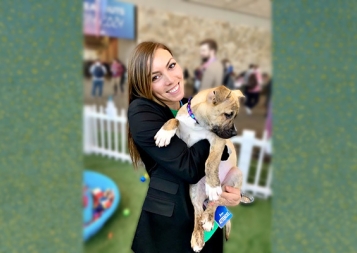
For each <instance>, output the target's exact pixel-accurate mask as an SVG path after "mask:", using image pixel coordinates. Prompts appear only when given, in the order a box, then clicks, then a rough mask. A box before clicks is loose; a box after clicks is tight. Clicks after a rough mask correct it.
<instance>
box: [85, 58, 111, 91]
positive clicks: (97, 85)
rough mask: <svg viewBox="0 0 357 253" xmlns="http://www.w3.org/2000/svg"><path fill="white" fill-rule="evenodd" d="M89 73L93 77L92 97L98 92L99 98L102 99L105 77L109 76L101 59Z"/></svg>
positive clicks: (92, 66) (96, 61)
mask: <svg viewBox="0 0 357 253" xmlns="http://www.w3.org/2000/svg"><path fill="white" fill-rule="evenodd" d="M89 73H90V74H91V75H92V96H93V97H95V96H96V93H97V92H96V91H97V90H98V96H99V97H101V96H102V93H103V84H104V77H105V75H106V74H107V70H106V69H105V67H104V65H103V64H102V63H101V62H100V60H99V59H96V60H95V62H94V63H93V64H92V65H91V66H90V68H89Z"/></svg>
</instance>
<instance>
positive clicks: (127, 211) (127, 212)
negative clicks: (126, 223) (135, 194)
mask: <svg viewBox="0 0 357 253" xmlns="http://www.w3.org/2000/svg"><path fill="white" fill-rule="evenodd" d="M123 215H124V216H129V215H130V210H129V209H128V208H125V209H124V210H123Z"/></svg>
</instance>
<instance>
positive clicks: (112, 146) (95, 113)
mask: <svg viewBox="0 0 357 253" xmlns="http://www.w3.org/2000/svg"><path fill="white" fill-rule="evenodd" d="M107 109H108V107H107V108H106V109H104V108H103V107H101V106H100V107H99V110H97V109H96V106H88V105H86V106H84V112H83V121H84V124H83V127H84V129H83V130H84V131H83V133H84V134H83V149H84V150H83V151H84V153H85V154H99V155H103V156H106V157H108V158H114V159H117V160H121V161H127V162H130V163H131V159H130V156H129V154H128V150H127V129H126V127H127V115H126V112H125V110H123V109H122V110H121V112H120V114H119V115H118V113H116V109H115V112H114V113H113V112H111V113H108V110H107ZM266 136H267V134H266V132H265V133H264V135H263V138H262V139H257V138H256V137H255V132H254V131H251V130H243V133H242V135H241V136H235V137H233V138H231V140H232V142H233V143H234V144H235V145H239V146H240V150H239V155H238V168H240V170H241V171H242V173H243V185H242V191H243V192H249V193H251V194H253V195H254V196H255V197H259V198H264V199H265V198H268V197H269V196H271V195H272V191H271V181H272V166H271V164H269V167H268V169H267V170H268V171H267V172H266V173H267V176H266V178H265V184H264V185H261V184H260V180H261V177H262V171H263V159H264V154H265V149H266V148H267V145H268V141H267V137H266ZM254 147H257V148H259V149H260V150H259V155H258V163H257V166H256V170H255V174H254V181H253V182H249V180H248V175H249V173H250V168H251V162H252V155H253V148H254Z"/></svg>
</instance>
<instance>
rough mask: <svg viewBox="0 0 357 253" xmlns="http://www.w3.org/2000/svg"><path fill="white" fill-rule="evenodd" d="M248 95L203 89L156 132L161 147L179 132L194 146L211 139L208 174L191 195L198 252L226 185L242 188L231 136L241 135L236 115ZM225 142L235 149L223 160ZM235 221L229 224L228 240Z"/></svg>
mask: <svg viewBox="0 0 357 253" xmlns="http://www.w3.org/2000/svg"><path fill="white" fill-rule="evenodd" d="M242 97H244V96H243V94H242V92H241V91H239V90H235V91H231V90H229V89H228V88H226V87H225V86H219V87H217V88H213V89H207V90H203V91H201V92H199V93H198V94H197V95H196V96H194V97H193V98H192V100H191V101H189V103H187V104H185V105H184V106H182V107H181V108H180V110H179V111H178V113H177V116H176V118H175V119H171V120H169V121H167V122H166V123H165V124H164V126H163V127H162V128H161V129H160V130H159V131H158V132H157V134H156V135H155V140H156V142H155V143H156V145H157V146H158V147H163V146H167V145H169V144H170V140H171V138H172V137H173V136H174V135H175V134H177V136H178V137H179V138H180V139H182V140H183V141H184V142H186V144H187V145H188V146H189V147H190V146H192V145H193V144H195V143H196V142H197V141H199V140H202V139H208V141H209V142H210V144H211V148H210V154H209V156H208V159H207V161H206V168H205V172H206V177H204V178H202V179H201V180H200V181H199V182H198V183H197V184H194V185H190V197H191V201H192V204H193V207H194V210H195V226H194V231H193V233H192V238H191V247H192V249H193V250H194V251H195V252H199V251H201V250H202V248H203V246H204V239H203V233H204V230H206V231H210V230H212V229H213V225H214V214H215V211H216V208H217V206H219V205H223V203H224V202H223V199H221V198H220V195H221V193H222V187H221V185H222V186H223V187H224V186H225V185H229V186H232V187H235V188H237V189H240V187H241V185H242V175H241V172H240V170H238V169H237V168H236V165H237V156H236V152H235V149H234V145H233V143H232V142H231V141H230V140H229V138H231V137H233V136H235V135H237V131H236V128H235V126H234V118H235V117H236V116H237V114H238V111H239V99H240V98H242ZM225 145H227V147H228V149H229V150H230V151H231V152H230V156H229V158H228V160H226V161H221V155H222V152H223V150H224V147H225ZM206 197H208V198H209V200H210V201H214V202H210V204H209V205H208V207H207V209H206V210H205V211H203V202H204V200H205V199H206ZM230 228H231V224H230V222H228V223H227V224H226V227H225V229H226V239H227V240H228V237H229V233H230Z"/></svg>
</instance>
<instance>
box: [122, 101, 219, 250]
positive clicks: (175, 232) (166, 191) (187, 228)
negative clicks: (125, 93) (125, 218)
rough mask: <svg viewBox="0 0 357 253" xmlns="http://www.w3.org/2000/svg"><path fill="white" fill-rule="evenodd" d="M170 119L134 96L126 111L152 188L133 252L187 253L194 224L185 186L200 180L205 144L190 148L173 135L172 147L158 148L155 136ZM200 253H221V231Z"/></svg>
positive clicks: (167, 113) (164, 109)
mask: <svg viewBox="0 0 357 253" xmlns="http://www.w3.org/2000/svg"><path fill="white" fill-rule="evenodd" d="M171 118H173V115H172V112H171V111H170V109H169V108H168V107H167V106H165V107H163V106H161V105H159V104H157V103H155V102H153V101H151V100H148V99H144V98H137V99H135V100H134V101H132V102H131V103H130V105H129V109H128V120H129V128H130V132H131V134H132V137H133V139H134V142H135V144H136V146H137V148H138V150H139V153H140V156H141V159H142V161H143V163H144V164H145V168H146V171H147V172H148V174H149V176H150V184H149V188H148V191H147V195H146V197H145V201H144V204H143V206H142V211H141V215H140V218H139V221H138V225H137V228H136V232H135V235H134V239H133V244H132V250H133V251H134V252H135V253H188V252H190V253H191V252H193V251H192V249H191V243H190V241H191V234H192V231H193V226H194V211H193V206H192V203H191V200H190V196H189V184H194V183H197V182H198V181H199V180H200V179H201V178H202V177H203V176H204V170H205V161H206V159H207V157H208V154H209V148H210V145H209V142H208V141H207V140H201V141H199V142H197V143H196V144H195V145H193V146H192V147H191V148H188V147H187V145H186V143H185V142H183V141H182V140H181V139H179V138H178V137H177V136H176V135H175V136H174V137H173V138H172V139H171V143H170V145H168V146H167V147H164V148H158V147H156V145H155V141H154V136H155V134H156V133H157V131H159V129H160V128H161V127H162V126H163V124H164V123H165V122H166V121H167V120H169V119H171ZM201 252H202V253H220V252H223V231H222V229H218V230H217V231H216V232H215V234H214V235H213V236H212V238H211V239H210V240H209V241H208V242H207V243H206V244H205V246H204V248H203V250H202V251H201Z"/></svg>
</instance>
